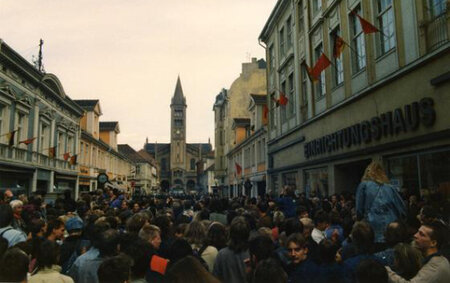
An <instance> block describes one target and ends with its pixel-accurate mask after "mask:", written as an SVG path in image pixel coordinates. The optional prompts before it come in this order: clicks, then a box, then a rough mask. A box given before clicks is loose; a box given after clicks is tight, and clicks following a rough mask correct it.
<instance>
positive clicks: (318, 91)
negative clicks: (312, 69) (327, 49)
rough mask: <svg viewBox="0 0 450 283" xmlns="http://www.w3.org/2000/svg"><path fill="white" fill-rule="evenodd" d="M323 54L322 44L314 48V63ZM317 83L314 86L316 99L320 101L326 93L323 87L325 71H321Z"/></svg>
mask: <svg viewBox="0 0 450 283" xmlns="http://www.w3.org/2000/svg"><path fill="white" fill-rule="evenodd" d="M322 53H323V46H322V43H320V44H319V45H317V46H316V48H314V62H317V60H319V58H320V56H321V55H322ZM318 79H319V81H318V82H317V84H316V99H317V100H319V99H322V98H324V97H325V92H326V86H325V70H324V71H322V72H321V73H320V75H319V77H318Z"/></svg>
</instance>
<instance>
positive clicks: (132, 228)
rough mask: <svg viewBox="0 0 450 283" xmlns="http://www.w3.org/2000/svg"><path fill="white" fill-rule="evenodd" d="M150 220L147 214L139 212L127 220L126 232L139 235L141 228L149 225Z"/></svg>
mask: <svg viewBox="0 0 450 283" xmlns="http://www.w3.org/2000/svg"><path fill="white" fill-rule="evenodd" d="M149 221H150V218H149V217H148V215H147V214H145V213H142V212H139V213H136V214H134V215H133V216H131V217H130V218H128V220H127V225H126V226H127V231H128V232H129V233H136V234H137V233H139V231H140V230H141V228H142V227H143V226H144V225H145V224H147V223H149Z"/></svg>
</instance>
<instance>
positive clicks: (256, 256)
mask: <svg viewBox="0 0 450 283" xmlns="http://www.w3.org/2000/svg"><path fill="white" fill-rule="evenodd" d="M274 249H275V247H274V244H273V242H272V239H271V238H269V237H267V236H257V237H255V238H253V239H251V240H250V242H249V253H250V260H251V262H252V263H253V264H255V265H256V264H257V263H258V262H260V261H261V260H264V259H266V258H269V257H270V256H272V254H273V251H274Z"/></svg>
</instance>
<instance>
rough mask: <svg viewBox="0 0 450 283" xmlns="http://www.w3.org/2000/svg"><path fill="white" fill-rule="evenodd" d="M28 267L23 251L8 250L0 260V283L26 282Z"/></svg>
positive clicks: (26, 257)
mask: <svg viewBox="0 0 450 283" xmlns="http://www.w3.org/2000/svg"><path fill="white" fill-rule="evenodd" d="M8 206H9V205H8ZM28 265H29V259H28V255H27V254H26V253H25V252H24V251H22V250H21V249H19V248H17V247H14V248H11V249H8V250H7V251H6V252H5V253H4V254H3V257H1V258H0V282H27V273H28Z"/></svg>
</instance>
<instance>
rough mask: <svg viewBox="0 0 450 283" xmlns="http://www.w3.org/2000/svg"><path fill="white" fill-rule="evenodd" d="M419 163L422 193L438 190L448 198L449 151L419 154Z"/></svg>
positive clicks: (449, 193) (449, 186) (449, 196)
mask: <svg viewBox="0 0 450 283" xmlns="http://www.w3.org/2000/svg"><path fill="white" fill-rule="evenodd" d="M419 164H420V167H419V168H420V184H421V189H422V193H423V194H427V193H429V192H439V193H441V194H442V196H443V197H445V198H447V199H448V198H450V174H449V172H450V151H444V152H435V153H428V154H423V155H420V156H419Z"/></svg>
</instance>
